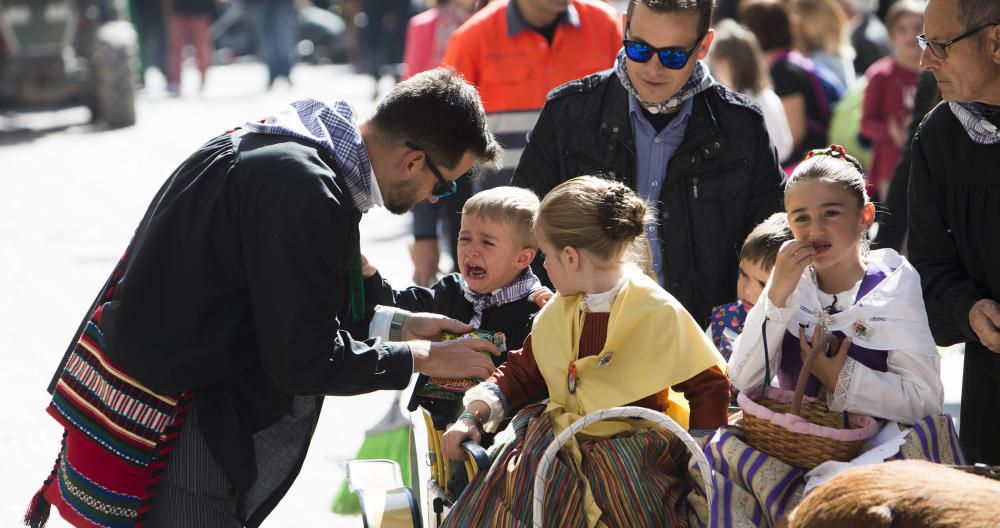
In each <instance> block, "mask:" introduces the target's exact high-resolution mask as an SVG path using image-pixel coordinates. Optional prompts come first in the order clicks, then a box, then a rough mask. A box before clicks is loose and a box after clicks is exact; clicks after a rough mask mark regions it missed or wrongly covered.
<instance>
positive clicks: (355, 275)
mask: <svg viewBox="0 0 1000 528" xmlns="http://www.w3.org/2000/svg"><path fill="white" fill-rule="evenodd" d="M347 279H348V282H349V286H350V289H351V322H350V324H352V325H353V324H356V323H358V322H359V321H361V319H362V318H363V317H364V315H365V277H364V275H362V273H361V248H358V252H357V253H356V254H355V255H354V261H353V262H352V263H351V267H350V269H348V270H347Z"/></svg>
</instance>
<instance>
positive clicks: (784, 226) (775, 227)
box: [740, 213, 793, 271]
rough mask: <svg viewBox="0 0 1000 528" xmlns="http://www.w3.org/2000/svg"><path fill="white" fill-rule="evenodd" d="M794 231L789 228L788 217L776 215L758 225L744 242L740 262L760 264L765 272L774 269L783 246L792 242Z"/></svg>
mask: <svg viewBox="0 0 1000 528" xmlns="http://www.w3.org/2000/svg"><path fill="white" fill-rule="evenodd" d="M792 238H793V236H792V230H791V228H789V227H788V215H787V214H785V213H774V214H772V215H771V216H769V217H767V219H766V220H764V221H763V222H761V223H759V224H757V227H755V228H753V231H751V232H750V234H749V235H747V239H746V240H745V241H743V249H742V250H740V260H746V261H747V262H753V263H756V264H759V265H760V267H762V268H764V269H765V270H769V271H770V269H771V268H773V267H774V263H775V262H776V261H777V260H778V250H779V249H781V245H782V244H784V243H785V242H787V241H789V240H791V239H792Z"/></svg>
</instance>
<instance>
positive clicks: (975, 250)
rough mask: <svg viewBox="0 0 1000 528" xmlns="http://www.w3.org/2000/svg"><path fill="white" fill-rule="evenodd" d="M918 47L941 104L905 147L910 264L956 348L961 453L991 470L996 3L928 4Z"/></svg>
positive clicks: (997, 320)
mask: <svg viewBox="0 0 1000 528" xmlns="http://www.w3.org/2000/svg"><path fill="white" fill-rule="evenodd" d="M918 40H919V42H920V45H921V46H922V47H923V48H924V50H923V56H922V57H921V65H922V67H923V68H924V69H926V70H929V71H930V72H931V73H933V74H934V77H935V79H936V80H937V83H938V86H939V87H940V88H941V96H942V98H943V99H944V102H943V103H942V104H940V105H938V106H937V107H936V108H935V109H934V110H933V111H932V112H931V113H930V114H928V116H927V117H926V118H925V119H924V121H923V123H921V125H920V128H919V130H918V131H917V135H916V136H915V137H914V139H913V145H912V166H911V173H910V189H909V220H910V241H909V251H910V259H911V260H912V261H913V265H914V266H915V267H916V268H917V271H919V272H920V278H921V282H922V283H923V288H924V301H925V303H926V305H927V312H928V316H929V319H930V324H931V330H932V331H933V332H934V338H935V340H937V342H938V344H940V345H951V344H955V343H960V342H965V373H964V378H963V382H962V423H961V433H960V436H961V439H962V445H963V446H964V447H965V449H966V453H967V454H968V455H969V458H970V459H971V460H973V461H975V462H985V463H987V464H1000V304H998V303H997V301H998V300H1000V244H998V243H997V229H998V228H1000V179H998V176H1000V175H998V173H997V162H998V160H1000V2H997V1H996V0H930V2H928V4H927V10H926V12H925V14H924V34H923V35H921V36H920V37H918Z"/></svg>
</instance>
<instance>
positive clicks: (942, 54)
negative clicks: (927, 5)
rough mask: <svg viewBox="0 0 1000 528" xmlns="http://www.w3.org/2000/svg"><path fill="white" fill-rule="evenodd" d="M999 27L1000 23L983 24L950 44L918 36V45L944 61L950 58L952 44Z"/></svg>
mask: <svg viewBox="0 0 1000 528" xmlns="http://www.w3.org/2000/svg"><path fill="white" fill-rule="evenodd" d="M997 25H1000V22H990V23H989V24H983V25H981V26H976V27H974V28H972V29H970V30H968V31H966V32H965V33H962V34H961V35H959V36H957V37H955V38H953V39H951V40H949V41H948V42H938V41H936V40H930V39H928V38H927V35H918V36H917V43H918V44H920V49H927V48H930V49H931V53H933V54H934V56H935V57H937V58H939V59H941V60H944V59H947V58H948V47H949V46H951V45H952V44H954V43H956V42H958V41H960V40H962V39H966V38H969V37H971V36H972V35H975V34H976V33H977V32H979V31H981V30H982V29H984V28H988V27H990V26H997Z"/></svg>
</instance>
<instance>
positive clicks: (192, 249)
mask: <svg viewBox="0 0 1000 528" xmlns="http://www.w3.org/2000/svg"><path fill="white" fill-rule="evenodd" d="M499 155H500V148H499V146H498V144H497V142H496V140H495V138H494V137H493V134H492V133H491V132H490V131H489V129H488V127H487V123H486V115H485V112H484V111H483V108H482V104H481V102H480V100H479V96H478V94H477V93H476V91H475V88H473V87H472V86H471V85H469V84H468V83H466V82H464V81H462V80H461V79H460V78H459V77H458V76H456V75H455V74H454V73H453V72H451V71H450V70H446V69H437V70H432V71H428V72H424V73H421V74H419V75H416V76H414V77H412V78H410V79H408V80H406V81H404V82H402V83H400V84H398V85H397V86H396V87H395V88H393V90H392V91H391V92H390V93H389V94H388V95H387V96H386V97H385V98H384V99H383V101H382V102H381V103H380V104H379V105H378V107H377V109H376V111H375V114H374V116H373V117H372V118H371V119H369V120H368V121H365V122H363V123H361V124H360V125H359V124H356V123H355V119H354V114H353V111H352V109H351V107H350V105H348V104H347V103H346V102H344V101H338V102H336V103H335V104H333V105H327V104H324V103H321V102H318V101H315V100H312V99H306V100H301V101H296V102H294V103H292V104H290V105H288V106H285V107H283V108H281V109H279V110H278V111H277V112H275V113H273V114H271V115H270V116H269V117H267V118H265V119H263V120H259V121H252V122H249V123H247V124H246V125H244V126H243V127H241V128H238V129H235V130H231V131H229V132H226V133H224V134H222V135H220V136H218V137H216V138H214V139H212V140H210V141H209V142H208V143H206V144H205V145H203V146H202V147H201V148H200V149H199V150H198V151H197V152H195V153H194V154H192V155H191V156H190V157H189V158H188V159H187V160H186V161H184V163H182V164H181V166H180V167H179V168H178V169H177V170H175V171H174V173H173V174H172V175H171V176H170V178H169V179H168V180H167V182H166V183H165V184H164V186H163V187H162V188H161V189H160V191H159V193H158V194H157V196H156V197H155V198H154V199H153V201H152V203H151V205H150V206H149V209H148V210H147V212H146V215H145V217H144V218H143V219H142V221H141V223H140V224H139V227H138V229H137V230H136V232H135V235H134V238H133V240H132V242H131V244H130V245H129V247H128V249H127V250H126V253H125V256H124V257H123V258H122V260H121V261H120V263H119V265H118V266H117V267H116V269H115V270H114V272H113V273H112V275H111V277H110V278H109V279H108V281H107V283H106V284H105V286H104V288H103V289H102V291H101V293H100V294H99V295H98V297H97V299H96V300H95V301H94V304H93V305H92V306H91V308H90V309H89V310H88V311H87V314H86V317H85V319H84V324H83V325H82V326H81V329H80V330H79V331H78V334H77V336H76V338H74V339H73V341H72V342H71V346H70V349H69V350H68V351H67V353H66V355H65V356H64V359H63V363H62V365H60V367H59V369H58V370H57V372H56V376H55V378H54V380H53V384H52V386H50V392H52V393H53V399H52V404H51V405H50V407H49V409H48V411H49V413H50V414H51V415H52V416H53V417H55V418H56V420H57V421H59V423H60V425H62V426H63V428H64V430H65V436H64V439H63V448H62V449H61V450H60V454H59V458H58V462H57V464H56V467H55V469H54V470H53V472H52V474H51V475H50V477H49V478H48V479H47V480H45V484H44V486H43V488H42V490H41V491H39V493H38V495H36V497H35V499H34V500H33V501H32V503H31V504H32V505H31V507H30V511H29V514H28V516H27V517H26V519H28V521H30V524H31V525H32V526H40V525H41V524H44V518H45V517H46V516H47V515H48V508H49V506H48V505H49V504H53V505H55V506H56V507H57V509H58V511H59V514H60V515H62V516H63V517H64V518H65V519H66V520H67V521H69V522H70V523H71V524H73V525H74V526H97V525H101V526H106V525H114V526H136V525H138V524H142V523H144V525H145V526H147V527H150V528H155V527H163V526H192V527H193V526H212V527H220V528H221V527H230V526H232V527H237V526H258V525H260V523H261V522H262V521H263V520H264V518H265V517H266V516H267V515H268V513H270V511H271V510H272V509H273V508H274V507H275V505H276V504H277V503H278V501H279V500H280V499H281V498H282V496H283V495H284V494H285V492H286V491H287V490H288V488H289V486H291V484H292V482H293V481H294V479H295V476H296V475H297V474H298V472H299V469H300V467H301V465H302V462H303V460H304V458H305V455H306V450H307V448H308V446H309V441H310V439H311V437H312V432H313V430H314V428H315V426H316V421H317V419H318V417H319V412H320V409H321V407H322V404H323V399H324V398H323V396H325V395H350V394H360V393H365V392H370V391H375V390H381V389H396V390H399V389H402V388H404V387H405V386H406V385H407V383H408V382H409V380H410V378H411V374H412V373H413V372H415V371H416V372H421V373H425V374H428V375H431V376H441V377H470V376H475V377H479V378H485V377H487V375H489V373H490V372H492V371H493V362H492V361H491V360H490V358H489V354H491V353H492V354H496V353H497V350H496V347H495V346H493V345H492V344H491V343H489V342H487V341H484V340H481V339H464V340H455V341H448V342H435V343H431V342H430V341H428V339H433V338H435V337H436V336H439V335H440V334H441V332H442V331H448V332H451V333H465V332H468V331H470V330H471V329H472V327H471V326H469V325H465V324H462V323H460V322H458V321H455V320H452V319H448V318H446V317H444V316H440V315H436V314H408V313H405V312H391V313H390V312H388V311H387V312H379V313H378V314H373V313H372V307H370V306H366V304H365V300H364V291H363V286H362V285H363V282H362V281H363V277H362V269H361V253H360V249H361V248H360V239H361V237H360V233H359V227H358V226H359V223H360V220H361V215H362V214H363V213H364V212H366V211H368V210H369V209H371V208H372V207H374V206H375V205H382V206H384V207H385V208H387V209H388V210H390V211H392V212H393V213H396V214H402V213H404V212H406V211H407V210H408V209H410V208H411V207H413V205H414V204H416V203H417V202H420V201H423V200H434V199H435V198H434V196H444V195H445V194H447V193H449V192H452V191H453V190H454V186H455V180H456V179H457V178H459V177H460V176H461V175H462V174H464V173H466V172H467V171H469V170H470V169H471V167H473V166H474V165H476V164H478V163H484V162H493V161H495V160H496V159H497V158H498V157H499ZM432 159H433V161H432ZM375 319H380V321H376V320H375ZM380 326H381V327H382V328H379V327H380ZM370 335H386V336H388V337H390V338H391V339H387V340H379V339H375V338H370V337H369V336H370ZM484 352H485V353H486V354H484ZM53 447H55V443H53ZM67 483H69V484H67Z"/></svg>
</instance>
